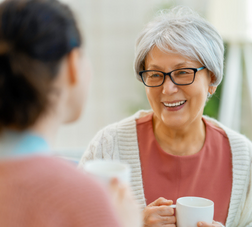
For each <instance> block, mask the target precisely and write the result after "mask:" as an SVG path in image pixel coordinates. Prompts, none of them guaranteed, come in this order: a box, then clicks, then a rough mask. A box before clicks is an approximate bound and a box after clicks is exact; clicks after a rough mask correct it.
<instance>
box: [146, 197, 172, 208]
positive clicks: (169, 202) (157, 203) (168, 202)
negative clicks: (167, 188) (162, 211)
mask: <svg viewBox="0 0 252 227" xmlns="http://www.w3.org/2000/svg"><path fill="white" fill-rule="evenodd" d="M172 204H173V201H172V200H168V199H165V198H163V197H159V198H158V199H157V200H155V201H154V202H152V203H150V204H149V205H148V206H161V205H167V206H169V205H172Z"/></svg>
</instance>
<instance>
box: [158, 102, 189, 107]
mask: <svg viewBox="0 0 252 227" xmlns="http://www.w3.org/2000/svg"><path fill="white" fill-rule="evenodd" d="M185 102H186V100H184V101H180V102H174V103H165V102H163V104H164V106H166V107H178V106H181V105H183V104H184V103H185Z"/></svg>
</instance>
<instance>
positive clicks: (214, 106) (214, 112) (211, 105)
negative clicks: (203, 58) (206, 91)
mask: <svg viewBox="0 0 252 227" xmlns="http://www.w3.org/2000/svg"><path fill="white" fill-rule="evenodd" d="M221 88H222V83H221V84H220V85H219V86H218V88H217V90H216V92H215V93H214V95H213V96H212V97H211V98H210V99H209V101H208V102H207V104H206V106H205V108H204V115H207V116H209V117H213V118H215V119H218V113H219V106H220V96H221Z"/></svg>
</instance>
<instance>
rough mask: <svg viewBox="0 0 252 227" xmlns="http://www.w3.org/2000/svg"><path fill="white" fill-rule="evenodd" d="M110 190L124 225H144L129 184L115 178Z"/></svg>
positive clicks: (127, 226) (129, 226)
mask: <svg viewBox="0 0 252 227" xmlns="http://www.w3.org/2000/svg"><path fill="white" fill-rule="evenodd" d="M110 192H111V195H112V200H113V204H114V206H115V210H116V212H117V214H118V216H119V219H120V221H121V224H122V226H123V227H142V214H141V211H140V208H139V206H138V204H137V203H136V201H135V200H134V198H133V196H132V193H131V190H130V188H129V186H127V185H125V184H122V183H120V182H119V181H118V180H117V179H116V178H114V179H112V180H111V182H110Z"/></svg>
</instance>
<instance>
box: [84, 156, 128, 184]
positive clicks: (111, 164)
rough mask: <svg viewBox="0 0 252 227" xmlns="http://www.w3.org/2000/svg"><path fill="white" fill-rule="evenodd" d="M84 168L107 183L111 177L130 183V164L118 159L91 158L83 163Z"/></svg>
mask: <svg viewBox="0 0 252 227" xmlns="http://www.w3.org/2000/svg"><path fill="white" fill-rule="evenodd" d="M84 169H85V171H86V172H89V173H91V174H93V175H95V176H97V177H98V178H99V179H101V180H102V181H103V182H105V183H107V184H108V183H109V182H110V180H111V179H112V178H117V179H118V180H119V181H121V182H123V183H126V184H129V183H130V166H129V165H127V164H124V163H121V162H119V161H113V160H103V159H101V160H100V159H99V160H91V161H87V162H86V163H85V164H84Z"/></svg>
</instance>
